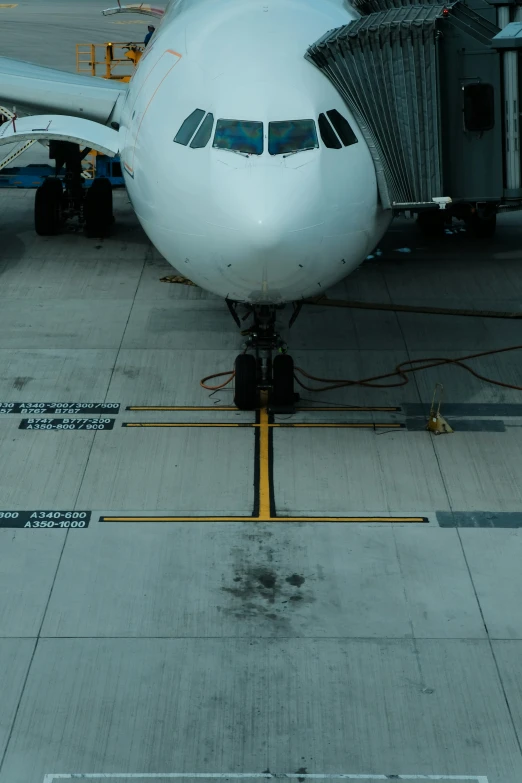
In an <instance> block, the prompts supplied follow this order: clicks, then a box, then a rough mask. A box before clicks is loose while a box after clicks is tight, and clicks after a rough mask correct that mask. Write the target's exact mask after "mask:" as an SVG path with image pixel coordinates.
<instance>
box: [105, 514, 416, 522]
mask: <svg viewBox="0 0 522 783" xmlns="http://www.w3.org/2000/svg"><path fill="white" fill-rule="evenodd" d="M100 522H383V523H384V522H386V523H388V522H408V523H409V522H415V523H427V522H428V519H427V518H426V517H271V516H270V515H269V514H266V515H263V514H262V515H260V516H258V517H235V516H228V517H183V516H181V517H100Z"/></svg>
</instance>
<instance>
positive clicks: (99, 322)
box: [0, 299, 132, 349]
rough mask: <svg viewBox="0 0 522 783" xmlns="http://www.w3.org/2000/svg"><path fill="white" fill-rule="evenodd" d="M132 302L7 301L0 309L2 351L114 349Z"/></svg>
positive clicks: (79, 300)
mask: <svg viewBox="0 0 522 783" xmlns="http://www.w3.org/2000/svg"><path fill="white" fill-rule="evenodd" d="M131 305H132V301H128V300H123V301H122V300H106V301H97V300H94V299H67V300H63V299H54V300H50V299H47V300H42V301H38V302H31V301H28V300H24V299H8V300H5V301H4V302H3V303H2V307H1V308H0V334H1V335H2V338H1V345H2V347H3V348H68V349H79V348H98V349H99V348H118V346H119V345H120V343H121V339H122V336H123V331H124V329H125V324H126V322H127V318H128V316H129V311H130V309H131Z"/></svg>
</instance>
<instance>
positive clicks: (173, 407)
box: [126, 405, 239, 411]
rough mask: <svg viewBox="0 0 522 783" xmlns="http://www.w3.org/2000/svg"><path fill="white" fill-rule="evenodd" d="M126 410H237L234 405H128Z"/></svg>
mask: <svg viewBox="0 0 522 783" xmlns="http://www.w3.org/2000/svg"><path fill="white" fill-rule="evenodd" d="M126 410H128V411H237V410H239V408H236V407H235V406H234V405H232V406H230V405H220V406H218V405H129V407H128V408H126Z"/></svg>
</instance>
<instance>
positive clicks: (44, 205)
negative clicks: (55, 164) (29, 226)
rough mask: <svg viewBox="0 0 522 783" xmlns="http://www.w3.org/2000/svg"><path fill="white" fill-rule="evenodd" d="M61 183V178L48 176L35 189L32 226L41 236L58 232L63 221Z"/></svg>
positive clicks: (48, 235) (53, 234)
mask: <svg viewBox="0 0 522 783" xmlns="http://www.w3.org/2000/svg"><path fill="white" fill-rule="evenodd" d="M62 207H63V185H62V182H61V180H59V179H55V178H54V177H53V178H48V179H46V180H44V182H43V183H42V184H41V185H40V187H39V188H37V189H36V195H35V199H34V228H35V231H36V233H37V234H39V235H40V236H41V237H52V236H56V234H59V233H60V230H61V228H62V223H63V217H62Z"/></svg>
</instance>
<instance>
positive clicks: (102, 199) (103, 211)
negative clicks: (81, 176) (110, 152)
mask: <svg viewBox="0 0 522 783" xmlns="http://www.w3.org/2000/svg"><path fill="white" fill-rule="evenodd" d="M84 217H85V230H86V232H87V235H88V236H90V237H104V236H107V235H108V234H109V233H110V230H111V226H112V223H113V215H112V185H111V183H110V180H108V179H107V178H106V177H100V178H99V179H95V180H94V181H93V183H92V185H91V187H90V188H88V190H87V192H86V194H85V204H84Z"/></svg>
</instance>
